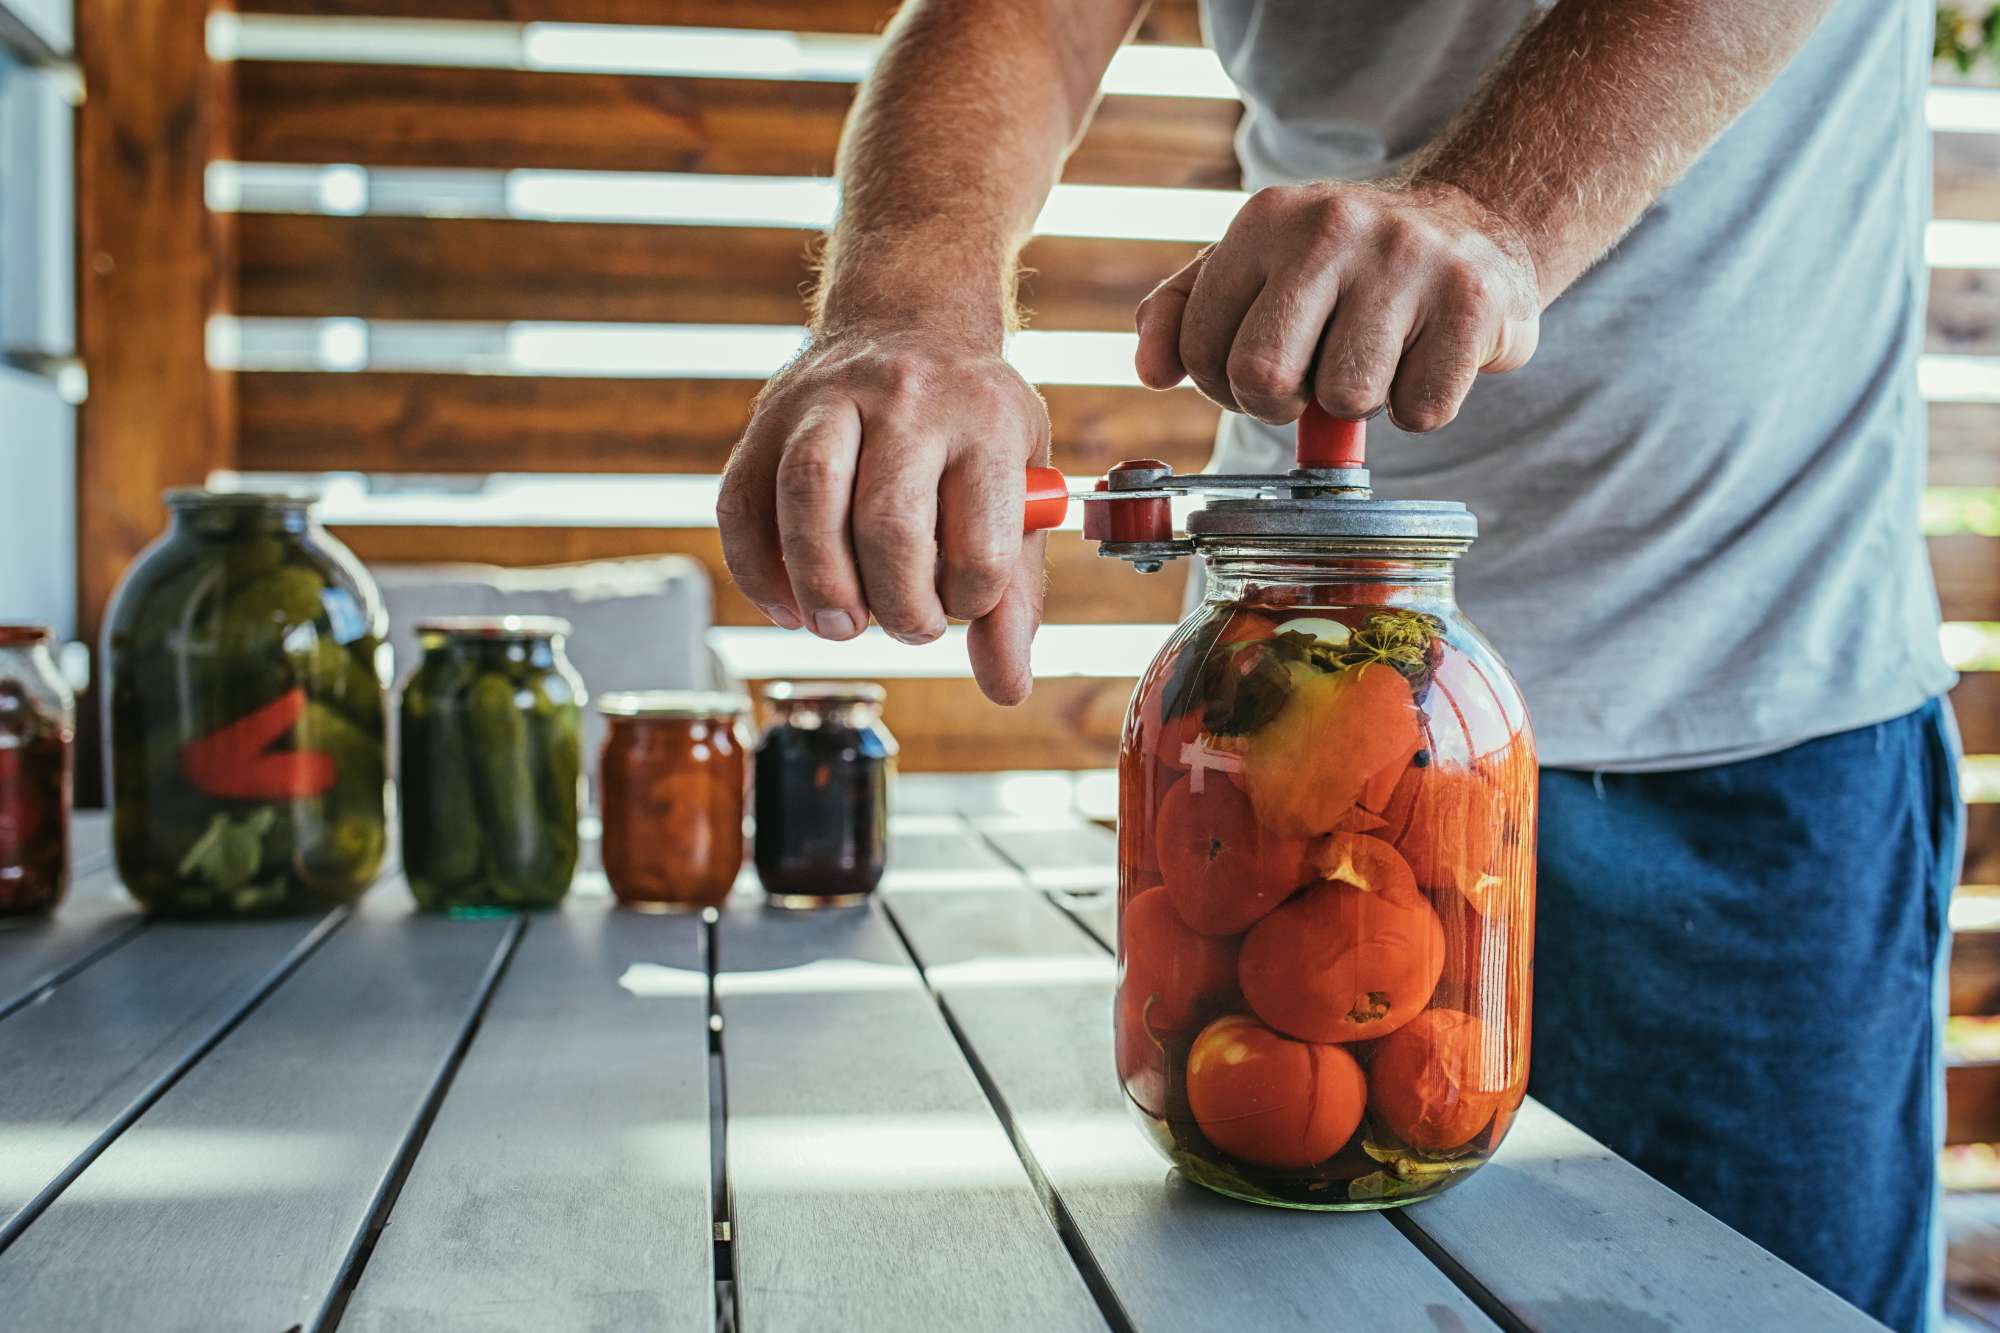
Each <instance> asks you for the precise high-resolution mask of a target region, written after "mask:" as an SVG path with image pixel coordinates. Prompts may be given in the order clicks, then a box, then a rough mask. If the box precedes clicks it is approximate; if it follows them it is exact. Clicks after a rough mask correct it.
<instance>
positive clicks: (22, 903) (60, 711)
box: [0, 625, 76, 921]
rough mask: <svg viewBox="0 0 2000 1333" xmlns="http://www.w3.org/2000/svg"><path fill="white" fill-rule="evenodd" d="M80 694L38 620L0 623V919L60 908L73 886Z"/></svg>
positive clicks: (27, 917) (16, 918)
mask: <svg viewBox="0 0 2000 1333" xmlns="http://www.w3.org/2000/svg"><path fill="white" fill-rule="evenodd" d="M75 740H76V700H75V697H74V696H73V695H72V694H71V693H70V688H69V684H68V682H66V681H65V680H64V679H63V678H62V674H61V673H60V672H59V671H57V670H56V664H55V659H54V658H52V657H51V656H50V655H49V632H48V630H46V629H44V628H43V627H42V626H40V625H0V921H8V920H13V921H21V920H33V919H36V918H40V917H45V916H47V915H48V914H49V913H51V912H53V911H54V910H55V907H56V904H57V903H58V902H60V901H61V900H62V896H63V893H64V892H65V891H66V890H67V889H68V888H69V815H70V781H71V779H70V773H71V765H72V753H73V751H74V748H75Z"/></svg>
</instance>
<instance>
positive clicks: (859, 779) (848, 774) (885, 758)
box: [754, 681, 896, 907]
mask: <svg viewBox="0 0 2000 1333" xmlns="http://www.w3.org/2000/svg"><path fill="white" fill-rule="evenodd" d="M882 699H883V691H882V687H881V686H880V685H870V684H867V683H864V682H857V681H812V682H804V683H794V682H791V681H780V682H778V683H776V684H774V685H769V686H766V687H765V689H764V701H765V703H767V704H768V705H769V706H770V709H771V720H770V725H769V726H767V727H766V728H765V730H764V738H763V740H762V741H760V742H759V743H758V745H757V762H756V764H755V765H754V769H755V774H756V788H757V831H756V860H757V878H758V879H759V880H761V881H762V882H763V885H764V892H765V893H767V894H769V895H770V901H771V903H772V904H773V905H774V906H777V907H842V906H849V905H852V904H854V903H858V902H861V901H862V900H863V899H865V898H866V897H867V896H868V895H869V894H871V893H873V892H874V891H875V886H876V885H877V884H880V883H881V882H882V871H883V868H884V867H885V865H886V864H887V862H888V856H889V779H890V778H891V777H892V776H894V774H895V771H896V740H895V737H893V736H891V735H890V734H889V732H888V729H887V728H886V727H884V726H883V725H882Z"/></svg>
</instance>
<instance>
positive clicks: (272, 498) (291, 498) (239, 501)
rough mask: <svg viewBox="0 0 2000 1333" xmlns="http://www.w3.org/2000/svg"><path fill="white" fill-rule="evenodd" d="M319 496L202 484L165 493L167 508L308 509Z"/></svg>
mask: <svg viewBox="0 0 2000 1333" xmlns="http://www.w3.org/2000/svg"><path fill="white" fill-rule="evenodd" d="M319 499H320V497H319V496H318V495H317V494H315V493H314V492H312V491H305V490H291V491H212V490H210V489H208V487H206V486H175V487H173V488H172V489H171V490H169V491H168V492H167V494H166V501H167V507H168V508H169V509H310V508H312V507H313V506H314V505H316V504H318V503H319Z"/></svg>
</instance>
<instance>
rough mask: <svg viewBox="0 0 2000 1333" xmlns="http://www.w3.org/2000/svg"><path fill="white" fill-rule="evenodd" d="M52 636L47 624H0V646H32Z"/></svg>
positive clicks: (50, 639)
mask: <svg viewBox="0 0 2000 1333" xmlns="http://www.w3.org/2000/svg"><path fill="white" fill-rule="evenodd" d="M54 638H55V633H54V631H52V630H51V629H50V628H49V627H48V626H47V625H26V624H22V625H0V648H34V647H37V646H38V645H41V644H45V643H48V642H50V641H52V640H53V639H54Z"/></svg>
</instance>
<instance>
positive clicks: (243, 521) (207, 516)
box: [169, 502, 317, 541]
mask: <svg viewBox="0 0 2000 1333" xmlns="http://www.w3.org/2000/svg"><path fill="white" fill-rule="evenodd" d="M169 512H170V513H171V515H172V532H173V534H174V535H175V536H179V537H191V538H194V539H195V540H197V541H232V540H237V539H240V538H243V537H259V536H295V537H303V536H304V535H305V534H307V533H308V532H310V531H312V529H313V528H314V527H315V526H316V525H317V520H315V519H314V518H313V515H312V511H311V510H310V509H309V508H307V507H306V506H304V505H294V504H257V503H254V502H249V503H221V504H178V505H175V506H173V508H172V509H171V510H170V511H169Z"/></svg>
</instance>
